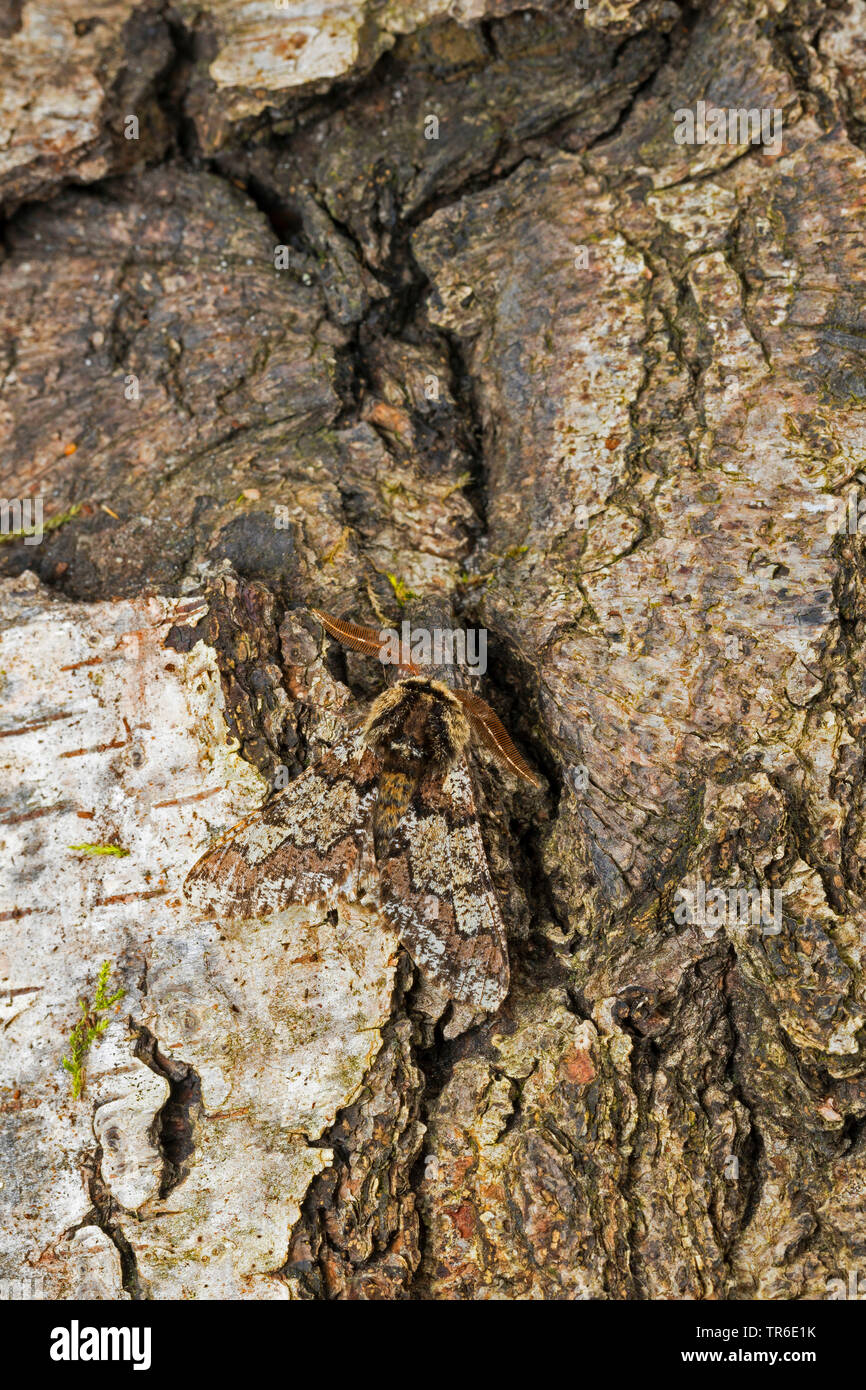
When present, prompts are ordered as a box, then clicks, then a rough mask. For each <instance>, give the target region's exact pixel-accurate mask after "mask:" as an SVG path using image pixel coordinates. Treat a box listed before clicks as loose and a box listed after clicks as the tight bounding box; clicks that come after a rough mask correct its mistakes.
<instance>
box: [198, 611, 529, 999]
mask: <svg viewBox="0 0 866 1390" xmlns="http://www.w3.org/2000/svg"><path fill="white" fill-rule="evenodd" d="M312 612H313V615H314V616H315V617H316V618H317V619H318V621H319V622H320V623H321V624H322V626H323V627H324V628H325V630H326V631H327V632H329V633H330V634H331V635H332V636H334V637H336V638H337V639H338V640H339V641H340V642H342V643H343V644H344V645H345V646H348V647H351V648H353V649H354V650H355V651H360V652H364V653H366V654H367V655H370V656H379V657H380V659H381V658H382V654H383V639H382V636H381V635H380V633H379V632H377V631H376V629H375V628H370V627H362V626H359V625H358V624H356V623H349V622H345V621H343V620H342V619H337V618H330V617H328V616H327V615H326V614H324V613H320V612H318V610H316V609H313V610H312ZM399 671H400V675H399V678H398V679H397V681H396V682H395V683H394V684H393V685H391V686H389V688H388V689H387V690H385V691H384V692H383V693H382V694H381V695H379V696H378V698H377V699H376V700H375V701H374V702H373V704H372V705H371V707H370V710H369V713H368V714H367V717H366V719H365V720H364V723H363V725H362V727H361V728H360V730H358V731H357V732H355V733H353V734H351V735H349V736H348V737H347V738H346V739H344V740H343V741H341V742H340V743H337V744H336V745H335V746H334V747H333V748H331V749H329V750H328V751H327V752H326V753H325V754H324V756H323V757H322V758H320V760H319V761H318V762H317V763H315V764H314V766H312V767H310V768H308V769H307V771H306V772H302V773H301V774H300V775H299V776H298V777H296V778H295V780H294V781H293V782H291V783H290V784H289V785H288V786H287V787H286V788H285V790H284V791H282V792H280V793H279V794H278V795H277V796H275V797H274V798H273V799H272V800H271V801H268V802H266V803H265V805H264V806H262V807H261V808H260V809H259V810H257V811H255V812H253V814H252V815H250V816H247V817H246V818H245V819H244V820H242V821H240V822H239V824H237V825H236V826H234V827H233V829H231V830H229V831H228V832H227V833H226V834H225V835H223V836H222V838H221V839H220V840H218V841H217V843H216V845H215V846H214V847H213V848H212V849H210V850H209V851H208V852H207V853H206V854H205V855H203V856H202V858H201V859H199V860H198V862H197V863H196V864H194V865H193V867H192V869H191V870H190V871H189V873H188V875H187V877H186V881H185V883H184V892H185V893H186V895H187V897H188V898H189V899H190V900H191V901H192V902H193V903H194V904H195V905H196V906H198V907H204V908H214V907H216V908H221V909H222V910H224V911H226V912H228V913H230V914H232V915H235V916H241V917H256V916H266V915H268V914H270V913H273V912H277V911H279V910H281V909H283V908H286V907H289V906H291V905H293V904H303V905H307V906H316V907H319V908H321V909H323V910H330V909H332V908H334V907H335V906H336V904H337V901H338V900H339V899H340V898H344V899H348V900H350V901H358V902H368V903H372V904H374V905H375V906H376V907H378V908H379V909H380V910H381V911H382V912H383V913H384V915H385V917H386V918H387V919H388V921H389V922H391V923H392V925H393V926H394V927H395V928H396V930H397V931H398V933H399V935H400V940H401V942H402V944H403V945H404V946H405V947H406V949H407V950H408V952H409V954H410V956H411V957H412V959H413V961H414V963H415V965H416V966H417V967H418V969H419V970H420V971H421V972H422V974H424V975H425V976H427V978H428V979H429V980H430V981H432V983H433V984H434V985H436V986H437V987H438V988H439V989H440V990H443V991H444V992H445V993H446V994H447V995H448V996H450V998H452V999H454V1000H457V1001H459V1002H461V1003H464V1004H469V1005H472V1006H473V1007H474V1008H475V1009H478V1010H484V1011H486V1012H494V1011H495V1010H496V1009H498V1008H499V1005H500V1004H501V1003H502V1001H503V999H504V998H505V996H506V994H507V993H508V983H509V967H508V948H507V944H506V937H505V928H504V926H503V922H502V916H501V914H500V911H499V904H498V902H497V898H496V892H495V890H494V887H493V883H492V881H491V877H490V869H489V866H488V863H487V855H486V853H485V850H484V843H483V841H482V838H481V831H480V829H479V825H478V815H477V812H476V806H475V796H474V793H473V787H472V778H471V774H470V771H469V765H468V762H467V756H466V755H467V748H468V745H469V742H470V739H471V738H472V737H473V735H474V736H475V737H477V738H478V739H480V741H481V742H482V743H483V744H484V745H485V746H486V747H487V748H488V749H490V751H491V752H492V753H493V754H494V755H495V756H496V757H497V759H498V760H499V761H500V762H501V763H502V764H503V765H504V766H505V767H507V768H509V769H510V770H511V771H512V772H513V773H516V774H517V775H518V776H519V777H522V778H525V779H526V780H527V781H528V782H532V783H533V784H534V785H536V786H537V785H538V779H537V778H536V777H535V775H534V774H533V772H532V770H531V769H530V767H529V766H528V764H527V763H526V762H525V761H524V759H523V758H522V757H521V756H520V754H519V753H518V751H517V749H516V748H515V747H514V744H513V743H512V742H511V739H510V738H509V737H508V734H507V733H506V731H505V728H504V727H503V725H502V723H501V722H500V720H499V719H498V718H497V716H496V715H495V714H494V712H493V710H492V709H491V708H490V706H489V705H487V704H486V703H485V701H484V700H482V699H480V698H479V696H477V695H475V694H473V693H472V692H471V691H467V690H457V689H451V688H450V687H449V686H447V685H445V684H443V683H442V682H441V681H438V680H433V679H432V678H430V677H429V676H427V675H424V674H423V673H421V672H420V671H419V670H418V669H417V667H415V666H414V664H413V663H412V662H411V661H410V660H409V659H408V657H407V656H406V655H405V653H401V664H400V667H399Z"/></svg>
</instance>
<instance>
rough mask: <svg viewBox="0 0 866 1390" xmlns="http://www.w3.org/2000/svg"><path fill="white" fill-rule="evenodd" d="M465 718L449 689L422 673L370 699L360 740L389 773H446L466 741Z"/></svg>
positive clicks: (457, 700) (466, 721) (467, 736)
mask: <svg viewBox="0 0 866 1390" xmlns="http://www.w3.org/2000/svg"><path fill="white" fill-rule="evenodd" d="M469 733H470V729H469V720H468V719H467V717H466V715H465V714H464V712H463V706H462V705H461V703H460V701H459V699H458V698H457V696H456V695H455V694H454V692H453V691H451V690H449V689H448V687H447V685H443V684H442V683H441V682H440V681H434V680H431V679H429V678H428V677H426V676H411V677H409V679H407V680H402V681H398V682H397V684H396V685H392V686H391V687H390V688H389V689H388V690H386V691H385V692H384V693H383V694H382V695H380V696H379V697H378V699H377V700H376V701H375V702H374V704H373V706H372V708H371V710H370V713H369V715H368V716H367V719H366V722H365V724H364V738H365V740H366V742H367V745H368V747H370V748H371V749H372V750H373V752H374V753H375V754H376V756H377V758H379V760H380V761H381V763H382V765H383V766H384V767H385V769H386V771H388V772H402V773H406V774H415V773H418V772H420V771H421V770H422V769H423V768H425V767H431V766H432V767H438V768H441V770H442V771H443V772H444V771H446V770H447V769H448V768H449V767H450V766H451V764H452V763H454V762H456V761H457V759H458V758H459V757H460V755H461V753H462V752H463V750H464V748H465V747H466V744H467V742H468V740H469Z"/></svg>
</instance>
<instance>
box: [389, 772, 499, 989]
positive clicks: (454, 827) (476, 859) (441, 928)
mask: <svg viewBox="0 0 866 1390" xmlns="http://www.w3.org/2000/svg"><path fill="white" fill-rule="evenodd" d="M379 874H380V881H381V896H382V908H383V911H384V912H385V915H386V916H387V917H388V919H389V920H390V921H391V922H392V924H393V925H394V926H395V927H396V928H397V930H398V931H399V932H400V935H401V938H402V941H403V944H404V945H405V947H406V949H407V950H408V952H409V954H410V955H411V957H412V959H413V960H414V961H415V963H416V965H417V966H418V967H419V969H420V970H421V971H422V972H423V973H424V974H426V975H427V976H428V977H429V978H430V979H431V980H432V981H433V982H434V983H435V984H438V985H440V986H442V987H443V988H444V989H446V990H447V992H448V993H449V994H450V995H451V997H452V998H453V999H457V1000H460V1001H462V1002H464V1003H467V1004H471V1005H473V1006H474V1007H475V1008H477V1009H484V1010H485V1011H487V1012H488V1013H492V1012H494V1011H495V1010H496V1009H498V1008H499V1005H500V1004H501V1003H502V1001H503V999H504V998H505V996H506V994H507V993H508V948H507V945H506V939H505V928H504V926H503V924H502V917H501V916H500V912H499V904H498V902H497V900H496V893H495V890H494V888H493V883H492V882H491V879H490V870H489V868H488V865H487V855H486V853H485V851H484V843H483V841H482V839H481V831H480V830H479V827H478V817H477V812H476V809H475V798H474V795H473V792H472V781H471V777H470V774H469V768H468V767H467V765H466V761H465V759H461V760H460V761H458V762H457V763H456V764H455V765H454V766H453V767H452V768H451V770H450V771H449V772H448V773H447V774H446V776H445V777H444V778H443V777H442V775H441V773H437V772H435V771H434V770H432V769H431V770H428V771H427V772H425V773H424V774H423V775H422V777H421V779H420V781H419V782H418V785H417V788H416V790H415V793H414V795H413V797H412V800H411V802H410V804H409V806H408V808H407V809H406V811H405V813H404V814H403V816H402V818H401V820H400V822H399V825H398V826H397V827H396V829H395V831H394V834H393V836H392V837H391V839H390V842H389V845H388V850H387V854H386V856H385V857H384V859H383V860H382V861H381V862H380V864H379Z"/></svg>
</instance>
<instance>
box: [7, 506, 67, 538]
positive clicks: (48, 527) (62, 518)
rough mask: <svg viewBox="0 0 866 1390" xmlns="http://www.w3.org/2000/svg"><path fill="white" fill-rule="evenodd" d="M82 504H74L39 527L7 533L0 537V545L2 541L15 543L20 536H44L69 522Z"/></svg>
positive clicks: (25, 527) (28, 527)
mask: <svg viewBox="0 0 866 1390" xmlns="http://www.w3.org/2000/svg"><path fill="white" fill-rule="evenodd" d="M81 506H82V504H81V503H80V502H76V503H75V506H74V507H70V508H69V511H68V512H59V513H58V515H57V516H50V517H49V518H48V520H47V521H43V522H42V524H41V525H40V526H22V527H21V530H20V531H9V532H7V533H6V535H3V536H0V544H2V543H3V541H17V540H20V539H21V537H22V536H36V535H44V534H45V532H46V531H56V530H57V528H58V526H65V524H66V522H67V521H71V520H72V518H73V517H74V516H77V515H78V513H79V512H80V511H81Z"/></svg>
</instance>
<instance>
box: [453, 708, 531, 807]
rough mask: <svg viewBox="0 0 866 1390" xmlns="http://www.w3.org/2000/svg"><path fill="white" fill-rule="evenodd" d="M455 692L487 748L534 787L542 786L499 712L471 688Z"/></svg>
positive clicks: (472, 725)
mask: <svg viewBox="0 0 866 1390" xmlns="http://www.w3.org/2000/svg"><path fill="white" fill-rule="evenodd" d="M453 694H455V695H456V696H457V699H458V700H459V701H460V703H461V705H462V706H463V708H464V710H465V711H466V715H467V717H468V719H469V724H470V727H471V728H472V730H473V732H474V733H476V734H477V735H478V737H479V738H480V740H481V742H482V743H483V744H484V746H485V748H489V749H490V752H491V753H492V754H493V755H494V757H496V758H498V759H499V761H500V762H501V763H503V764H504V766H505V767H507V768H509V769H510V770H511V771H512V772H516V773H517V775H518V777H523V778H525V780H526V781H527V782H531V783H532V785H533V786H534V787H540V786H541V783H540V782H539V780H538V778H537V777H536V775H535V773H534V772H533V771H532V769H531V767H530V766H529V764H528V763H527V762H526V760H525V759H524V758H522V757H521V756H520V754H519V753H518V751H517V749H516V748H515V747H514V744H513V743H512V742H511V739H510V738H509V737H508V734H507V733H506V731H505V727H504V725H503V723H502V720H501V719H500V718H499V716H498V715H497V714H494V712H493V710H492V709H491V708H490V706H489V705H488V704H487V703H486V702H485V701H484V700H482V699H481V696H480V695H474V694H473V693H472V691H471V690H455V691H454V692H453Z"/></svg>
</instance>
